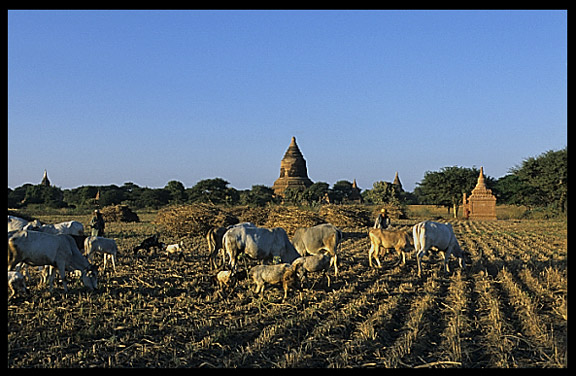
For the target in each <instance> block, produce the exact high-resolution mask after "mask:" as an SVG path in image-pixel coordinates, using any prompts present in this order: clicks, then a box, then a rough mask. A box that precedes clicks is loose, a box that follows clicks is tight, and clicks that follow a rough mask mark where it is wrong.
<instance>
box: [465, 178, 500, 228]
mask: <svg viewBox="0 0 576 376" xmlns="http://www.w3.org/2000/svg"><path fill="white" fill-rule="evenodd" d="M462 207H463V209H464V216H465V217H466V218H468V219H474V220H495V219H497V218H496V197H495V196H494V195H493V194H492V190H490V189H488V188H486V183H485V181H484V169H483V167H480V174H479V175H478V182H477V183H476V187H474V189H473V190H472V193H471V194H470V197H466V193H464V197H463V198H462Z"/></svg>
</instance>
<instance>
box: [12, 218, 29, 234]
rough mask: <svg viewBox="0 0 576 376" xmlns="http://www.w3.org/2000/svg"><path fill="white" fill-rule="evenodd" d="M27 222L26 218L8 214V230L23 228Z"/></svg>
mask: <svg viewBox="0 0 576 376" xmlns="http://www.w3.org/2000/svg"><path fill="white" fill-rule="evenodd" d="M27 224H28V221H27V220H25V219H24V218H20V217H15V216H13V215H8V232H12V231H19V230H22V229H23V228H24V226H26V225H27Z"/></svg>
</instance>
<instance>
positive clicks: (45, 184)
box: [40, 170, 50, 187]
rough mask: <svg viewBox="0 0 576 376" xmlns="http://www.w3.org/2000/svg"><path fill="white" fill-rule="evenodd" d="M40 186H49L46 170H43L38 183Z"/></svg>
mask: <svg viewBox="0 0 576 376" xmlns="http://www.w3.org/2000/svg"><path fill="white" fill-rule="evenodd" d="M40 185H43V186H45V187H49V186H50V180H48V172H47V171H46V170H44V176H43V177H42V181H41V182H40Z"/></svg>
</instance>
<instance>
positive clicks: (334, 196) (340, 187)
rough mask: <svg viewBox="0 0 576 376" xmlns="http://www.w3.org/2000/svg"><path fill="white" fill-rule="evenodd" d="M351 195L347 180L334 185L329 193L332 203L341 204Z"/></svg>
mask: <svg viewBox="0 0 576 376" xmlns="http://www.w3.org/2000/svg"><path fill="white" fill-rule="evenodd" d="M351 194H352V183H350V182H349V181H348V180H340V181H337V182H336V183H334V185H333V186H332V189H331V191H330V193H329V195H330V200H331V201H332V202H343V201H346V200H347V199H349V198H350V195H351Z"/></svg>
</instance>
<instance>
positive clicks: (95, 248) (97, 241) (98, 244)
mask: <svg viewBox="0 0 576 376" xmlns="http://www.w3.org/2000/svg"><path fill="white" fill-rule="evenodd" d="M84 253H85V254H86V257H88V260H89V261H92V258H93V257H94V253H102V254H103V255H104V267H103V268H102V270H106V261H107V259H108V258H109V259H110V260H111V261H112V269H114V272H116V255H117V254H118V245H117V244H116V241H115V240H114V239H108V238H103V237H101V236H88V237H87V238H86V239H84Z"/></svg>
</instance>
